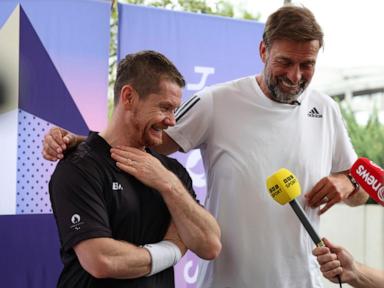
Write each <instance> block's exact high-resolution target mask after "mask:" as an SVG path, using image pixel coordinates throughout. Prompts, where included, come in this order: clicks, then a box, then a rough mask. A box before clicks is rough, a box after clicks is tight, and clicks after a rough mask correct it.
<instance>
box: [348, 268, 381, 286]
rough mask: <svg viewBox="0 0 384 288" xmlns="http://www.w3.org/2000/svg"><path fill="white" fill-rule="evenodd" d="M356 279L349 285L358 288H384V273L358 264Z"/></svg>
mask: <svg viewBox="0 0 384 288" xmlns="http://www.w3.org/2000/svg"><path fill="white" fill-rule="evenodd" d="M356 267H357V273H356V277H355V278H354V279H353V280H352V281H351V282H350V283H349V284H351V285H352V286H353V287H356V288H367V287H369V288H382V287H384V271H380V270H377V269H373V268H370V267H368V266H365V265H363V264H360V263H356Z"/></svg>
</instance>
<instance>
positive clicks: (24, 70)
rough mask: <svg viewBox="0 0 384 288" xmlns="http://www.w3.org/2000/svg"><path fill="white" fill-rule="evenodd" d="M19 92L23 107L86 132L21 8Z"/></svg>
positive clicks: (73, 129)
mask: <svg viewBox="0 0 384 288" xmlns="http://www.w3.org/2000/svg"><path fill="white" fill-rule="evenodd" d="M19 95H20V96H19V101H20V103H19V108H20V109H23V110H24V111H27V112H29V113H31V114H33V115H37V116H39V117H40V118H42V119H44V120H46V121H49V122H51V123H53V124H55V125H58V126H60V127H64V128H66V129H68V130H70V131H72V132H75V133H79V134H87V132H88V130H89V129H88V126H87V124H86V123H85V121H84V119H83V117H82V115H81V113H80V111H79V109H78V108H77V106H76V104H75V102H74V101H73V99H72V96H71V94H70V93H69V91H68V89H67V87H66V86H65V84H64V82H63V80H62V79H61V77H60V75H59V73H58V71H57V69H56V67H55V65H54V64H53V63H52V60H51V58H50V57H49V55H48V53H47V51H46V49H45V48H44V46H43V44H42V43H41V41H40V39H39V36H38V35H37V33H36V32H35V29H34V28H33V26H32V24H31V22H30V21H29V19H28V17H27V15H26V14H25V12H24V10H23V9H22V7H20V94H19ZM47 107H49V108H48V109H47Z"/></svg>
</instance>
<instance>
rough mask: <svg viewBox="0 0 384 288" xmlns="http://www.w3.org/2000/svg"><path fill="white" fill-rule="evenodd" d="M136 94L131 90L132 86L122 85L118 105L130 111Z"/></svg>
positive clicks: (135, 99)
mask: <svg viewBox="0 0 384 288" xmlns="http://www.w3.org/2000/svg"><path fill="white" fill-rule="evenodd" d="M137 97H138V95H137V93H136V91H135V89H133V87H132V85H130V84H127V85H124V86H123V87H122V88H121V90H120V99H119V103H120V104H122V105H123V107H124V108H125V109H127V110H130V109H131V108H132V106H133V104H134V103H135V102H136V101H137Z"/></svg>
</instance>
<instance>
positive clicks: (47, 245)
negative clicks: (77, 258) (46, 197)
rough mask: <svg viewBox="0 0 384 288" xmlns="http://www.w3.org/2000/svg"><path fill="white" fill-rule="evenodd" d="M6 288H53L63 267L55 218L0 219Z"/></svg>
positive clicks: (48, 215) (46, 216) (2, 265)
mask: <svg viewBox="0 0 384 288" xmlns="http://www.w3.org/2000/svg"><path fill="white" fill-rule="evenodd" d="M0 231H2V233H1V237H0V247H2V249H1V257H0V268H1V272H0V275H1V282H0V283H1V284H0V285H1V287H2V288H26V287H28V288H52V287H56V283H57V279H58V278H59V274H60V271H61V269H62V267H63V265H62V263H61V261H60V254H59V250H60V241H59V239H58V233H57V228H56V222H55V218H54V216H53V215H52V214H38V215H1V216H0Z"/></svg>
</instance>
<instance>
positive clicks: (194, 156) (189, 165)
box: [185, 149, 206, 188]
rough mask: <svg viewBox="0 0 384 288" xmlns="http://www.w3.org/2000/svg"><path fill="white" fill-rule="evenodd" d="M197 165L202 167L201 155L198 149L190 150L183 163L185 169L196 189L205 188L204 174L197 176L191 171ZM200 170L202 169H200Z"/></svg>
mask: <svg viewBox="0 0 384 288" xmlns="http://www.w3.org/2000/svg"><path fill="white" fill-rule="evenodd" d="M197 165H200V166H202V164H201V155H200V151H199V150H198V149H196V150H192V151H191V153H189V154H188V156H187V161H186V163H185V168H186V169H187V171H188V173H189V175H190V176H191V178H192V181H193V185H194V186H196V187H198V188H202V187H205V186H206V184H205V174H204V172H202V173H200V174H198V173H195V172H193V171H192V169H193V168H195V167H196V166H197ZM202 170H204V169H203V168H202Z"/></svg>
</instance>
